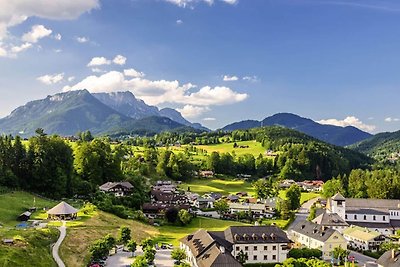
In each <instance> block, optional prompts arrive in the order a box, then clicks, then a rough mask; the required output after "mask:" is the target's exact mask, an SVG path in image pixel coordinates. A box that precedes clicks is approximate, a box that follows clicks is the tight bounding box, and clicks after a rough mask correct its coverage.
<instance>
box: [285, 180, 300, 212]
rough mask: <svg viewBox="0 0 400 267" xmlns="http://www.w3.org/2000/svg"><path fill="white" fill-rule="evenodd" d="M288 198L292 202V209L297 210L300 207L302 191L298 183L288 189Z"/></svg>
mask: <svg viewBox="0 0 400 267" xmlns="http://www.w3.org/2000/svg"><path fill="white" fill-rule="evenodd" d="M286 198H287V199H288V201H289V202H290V209H291V210H297V209H298V208H300V198H301V191H300V187H299V186H298V185H297V184H293V185H291V186H290V187H289V189H288V190H287V191H286Z"/></svg>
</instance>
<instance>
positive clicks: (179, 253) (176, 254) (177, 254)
mask: <svg viewBox="0 0 400 267" xmlns="http://www.w3.org/2000/svg"><path fill="white" fill-rule="evenodd" d="M171 258H172V259H173V260H175V262H176V263H175V264H177V265H179V264H181V262H182V261H183V260H184V259H186V252H185V251H184V250H183V249H180V248H176V249H174V250H173V251H172V252H171Z"/></svg>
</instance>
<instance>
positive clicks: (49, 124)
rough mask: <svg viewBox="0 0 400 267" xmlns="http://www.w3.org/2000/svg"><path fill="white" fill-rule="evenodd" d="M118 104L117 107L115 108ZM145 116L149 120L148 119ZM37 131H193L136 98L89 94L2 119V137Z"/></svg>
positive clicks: (39, 103) (59, 97)
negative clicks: (39, 129) (135, 114)
mask: <svg viewBox="0 0 400 267" xmlns="http://www.w3.org/2000/svg"><path fill="white" fill-rule="evenodd" d="M99 98H102V100H103V101H104V102H107V101H108V102H107V103H108V104H109V105H110V106H111V107H110V106H109V105H107V104H105V103H103V101H100V100H99ZM113 101H114V102H113ZM134 101H136V102H134ZM117 102H118V103H119V105H118V106H115V105H114V106H113V105H112V104H113V103H117ZM134 104H136V105H134ZM112 107H116V108H118V109H120V111H118V110H116V109H114V108H112ZM129 107H131V108H132V109H133V110H135V108H136V110H137V111H138V112H137V113H138V115H137V116H134V114H133V113H129V110H130V109H129ZM122 112H125V113H126V114H130V115H131V116H132V117H130V116H128V115H126V114H123V113H122ZM146 112H148V114H149V116H145V114H146ZM133 117H135V119H134V118H133ZM185 127H186V128H185ZM37 128H43V129H44V130H45V132H46V133H48V134H59V135H65V136H66V135H74V134H76V133H77V132H80V131H86V130H90V131H91V132H92V133H94V134H108V133H118V132H125V133H131V132H140V133H144V134H145V133H157V132H161V131H165V130H174V129H179V128H182V129H183V128H185V129H186V130H188V129H191V128H190V127H188V126H186V125H184V124H181V123H179V122H175V121H173V120H171V119H170V118H165V117H161V115H160V113H159V112H158V109H157V108H156V107H151V106H147V105H146V104H145V103H144V102H143V101H141V100H137V99H136V98H135V97H134V96H133V95H131V96H130V98H125V97H124V96H123V94H118V93H116V94H111V95H110V97H108V96H107V95H100V96H99V95H98V96H97V97H95V96H94V95H93V94H91V93H89V92H88V91H87V90H79V91H70V92H65V93H59V94H55V95H53V96H48V97H46V98H44V99H41V100H35V101H31V102H28V103H27V104H26V105H24V106H21V107H18V108H17V109H15V110H14V111H12V112H11V114H10V115H8V116H7V117H5V118H2V119H0V134H12V135H17V134H18V135H20V136H26V137H28V136H31V135H34V134H35V130H36V129H37Z"/></svg>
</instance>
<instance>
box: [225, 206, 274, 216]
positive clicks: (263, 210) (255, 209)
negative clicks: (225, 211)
mask: <svg viewBox="0 0 400 267" xmlns="http://www.w3.org/2000/svg"><path fill="white" fill-rule="evenodd" d="M242 211H244V212H252V213H253V215H255V216H257V217H262V218H272V217H273V216H274V213H273V212H272V211H270V210H269V209H268V207H267V206H266V205H265V204H252V203H229V212H230V213H231V214H235V213H237V212H242Z"/></svg>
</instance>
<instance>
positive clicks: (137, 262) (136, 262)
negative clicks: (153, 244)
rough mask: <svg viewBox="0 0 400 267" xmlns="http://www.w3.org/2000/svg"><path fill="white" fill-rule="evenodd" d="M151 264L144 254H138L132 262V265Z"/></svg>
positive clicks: (134, 266)
mask: <svg viewBox="0 0 400 267" xmlns="http://www.w3.org/2000/svg"><path fill="white" fill-rule="evenodd" d="M148 266H149V264H148V263H147V259H146V257H145V256H144V255H140V256H137V257H136V258H135V260H134V261H133V263H132V264H131V267H148Z"/></svg>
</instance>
